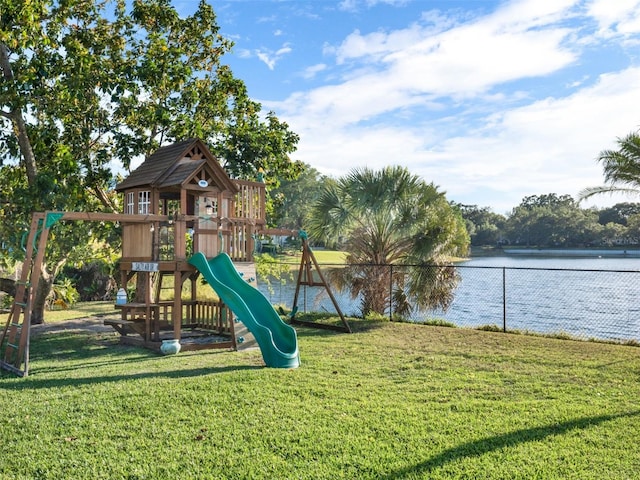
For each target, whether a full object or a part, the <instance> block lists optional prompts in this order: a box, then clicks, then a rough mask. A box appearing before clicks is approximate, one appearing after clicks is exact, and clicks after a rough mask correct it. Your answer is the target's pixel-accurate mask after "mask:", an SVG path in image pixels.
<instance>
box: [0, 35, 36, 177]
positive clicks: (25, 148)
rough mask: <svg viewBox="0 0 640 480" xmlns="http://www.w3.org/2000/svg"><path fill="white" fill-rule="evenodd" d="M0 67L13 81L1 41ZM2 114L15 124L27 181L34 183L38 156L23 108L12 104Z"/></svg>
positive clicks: (6, 78)
mask: <svg viewBox="0 0 640 480" xmlns="http://www.w3.org/2000/svg"><path fill="white" fill-rule="evenodd" d="M0 67H1V68H2V72H3V77H4V80H5V81H6V82H8V83H10V82H13V70H12V68H11V62H10V61H9V49H8V48H7V46H6V45H5V44H4V43H1V42H0ZM1 113H2V115H3V116H4V117H6V118H8V119H9V120H11V124H12V126H13V130H14V133H15V136H16V138H17V139H18V145H19V146H20V153H21V154H22V160H23V161H24V166H25V169H26V170H27V181H28V182H29V185H31V186H32V185H33V184H34V183H35V181H36V177H37V175H38V168H37V166H36V157H35V155H34V153H33V149H32V148H31V141H30V140H29V135H28V133H27V124H26V122H25V121H24V116H23V115H22V110H20V108H18V107H15V106H11V111H9V112H5V111H4V110H3V111H2V112H1Z"/></svg>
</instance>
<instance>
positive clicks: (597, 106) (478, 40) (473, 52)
mask: <svg viewBox="0 0 640 480" xmlns="http://www.w3.org/2000/svg"><path fill="white" fill-rule="evenodd" d="M624 1H627V2H628V3H625V4H624V5H626V7H625V8H618V9H612V10H611V11H609V12H607V11H602V12H600V10H599V9H601V8H602V6H603V5H605V3H606V5H610V4H611V2H608V1H606V2H603V3H600V0H594V1H593V2H591V3H589V5H588V13H587V6H586V5H585V4H584V2H581V1H578V0H557V1H554V2H541V1H539V0H526V1H518V2H511V3H506V4H503V6H502V7H500V8H499V9H498V10H496V11H495V12H493V13H489V14H487V15H484V16H476V17H473V18H471V17H470V18H466V19H461V18H457V17H453V16H448V17H447V18H444V17H443V16H442V14H441V13H440V12H435V11H430V12H426V13H424V14H423V15H422V17H421V19H420V21H419V22H418V23H415V24H412V25H409V26H407V28H405V29H401V30H396V31H382V30H379V31H374V32H370V33H362V32H361V31H358V30H354V31H353V32H352V33H351V34H349V35H348V36H347V37H345V38H344V39H343V41H342V42H341V43H339V44H337V45H334V46H327V45H325V48H324V52H323V53H325V55H332V56H335V61H336V64H335V65H333V66H331V73H332V74H334V75H336V76H335V77H334V78H335V83H333V84H327V85H324V86H322V87H319V88H316V89H313V90H309V91H298V92H296V93H294V94H292V95H290V96H289V97H288V98H287V99H286V100H285V101H283V102H278V103H274V102H271V103H270V102H263V105H265V106H267V107H268V108H272V109H274V110H275V111H277V112H278V114H279V116H280V117H282V118H283V119H284V120H285V121H287V122H288V123H289V124H290V125H291V127H292V129H293V130H294V131H296V132H297V133H299V134H300V136H301V141H300V145H299V149H298V152H297V154H296V158H299V159H301V160H303V161H304V162H307V163H309V164H311V165H312V166H314V167H315V168H318V169H319V170H320V171H321V172H323V173H325V174H330V175H334V176H340V175H343V174H344V173H346V172H347V171H348V170H349V169H350V168H352V167H356V166H369V167H372V168H379V167H382V166H384V165H390V164H400V165H405V166H407V167H408V168H409V169H410V170H411V171H412V172H414V173H417V174H420V175H422V176H423V177H424V178H425V179H426V180H427V181H433V182H434V183H436V184H438V185H440V186H441V188H442V189H444V190H446V191H447V192H448V198H450V199H451V200H455V201H460V202H463V203H476V204H479V205H482V206H492V207H494V209H495V210H496V211H499V212H502V213H504V212H506V211H507V210H509V209H511V208H512V207H514V206H516V205H518V204H519V203H520V201H521V200H522V198H523V197H524V196H525V195H538V194H545V193H558V194H565V193H568V194H570V195H573V196H574V197H576V196H577V194H578V192H579V191H580V190H581V189H583V188H585V187H587V186H593V185H599V184H602V182H603V176H602V169H601V166H600V165H598V164H597V163H596V162H595V158H596V156H597V154H598V152H600V151H601V150H602V149H605V148H614V147H615V139H616V138H617V137H619V136H623V135H626V134H627V133H628V132H629V131H631V130H633V129H636V128H638V124H639V123H640V118H639V117H638V115H637V108H636V106H637V105H639V104H640V67H637V68H636V67H634V66H633V64H631V65H632V66H628V67H626V68H625V69H622V70H620V71H610V72H607V71H606V70H602V67H601V65H596V66H595V67H596V69H592V68H587V69H584V68H582V62H584V61H586V59H585V57H584V56H583V54H584V52H583V49H585V48H586V47H587V46H588V47H589V48H590V49H593V48H596V47H597V46H598V43H596V42H598V41H599V40H598V37H596V36H594V33H595V32H596V30H597V29H598V28H599V29H600V30H598V32H604V31H607V32H618V34H619V33H620V32H621V31H622V27H621V26H622V25H624V29H625V31H629V30H630V29H631V26H632V25H633V21H635V20H634V19H635V18H636V17H637V14H636V13H635V12H637V11H638V10H640V9H635V10H634V8H633V7H635V6H636V5H638V3H640V0H634V1H633V2H629V1H628V0H624ZM353 5H356V4H355V3H353ZM616 5H617V4H616ZM630 5H631V7H629V6H630ZM476 15H477V14H476ZM594 17H597V18H599V22H598V23H597V24H596V22H594V21H593V18H594ZM600 38H602V37H600ZM631 40H633V37H631ZM600 41H601V40H600ZM609 65H612V64H609ZM328 68H329V67H327V65H326V63H322V64H316V65H312V66H310V67H308V69H307V70H306V71H305V74H306V75H308V76H312V75H315V74H316V73H317V72H319V71H324V70H325V69H328ZM598 68H600V70H598ZM609 68H612V67H609ZM570 69H573V70H574V71H577V72H578V75H577V76H573V77H572V76H563V75H562V73H563V72H564V71H567V70H570ZM551 75H556V76H557V78H558V85H555V86H552V85H549V84H548V81H547V77H549V76H551ZM307 78H309V77H307ZM527 79H529V80H530V82H529V83H528V84H527V83H518V82H520V81H522V80H527ZM536 79H540V83H545V82H547V83H546V84H547V85H549V87H548V90H547V91H548V92H554V93H553V96H552V94H550V93H547V94H546V95H548V96H547V98H544V97H542V98H541V97H540V93H539V91H538V90H537V89H536V83H535V80H536ZM407 119H409V120H410V122H409V123H407V121H406V120H407ZM614 201H624V200H619V199H611V201H610V202H611V203H613V202H614ZM608 203H609V202H607V199H606V198H604V199H599V204H608Z"/></svg>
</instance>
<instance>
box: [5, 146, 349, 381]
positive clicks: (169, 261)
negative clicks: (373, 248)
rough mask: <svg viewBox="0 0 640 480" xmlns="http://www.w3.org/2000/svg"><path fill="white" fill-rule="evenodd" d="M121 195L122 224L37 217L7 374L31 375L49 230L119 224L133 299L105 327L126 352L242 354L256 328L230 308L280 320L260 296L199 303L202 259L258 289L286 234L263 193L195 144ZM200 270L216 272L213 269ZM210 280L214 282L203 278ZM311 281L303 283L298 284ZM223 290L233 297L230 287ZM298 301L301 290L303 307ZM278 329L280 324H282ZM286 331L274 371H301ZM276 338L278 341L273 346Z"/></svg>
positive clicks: (170, 150)
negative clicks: (256, 301)
mask: <svg viewBox="0 0 640 480" xmlns="http://www.w3.org/2000/svg"><path fill="white" fill-rule="evenodd" d="M116 190H117V191H118V192H120V193H121V194H122V195H123V200H124V202H123V208H124V211H123V213H120V214H115V213H114V214H110V213H88V212H43V213H35V214H33V217H32V224H31V228H30V230H29V236H28V239H27V242H26V245H25V251H26V256H25V262H24V266H23V269H22V275H21V279H20V280H19V281H18V282H17V286H16V295H15V300H14V304H13V306H12V309H11V312H10V314H9V318H8V320H7V323H6V326H5V328H4V330H3V331H2V332H0V350H1V351H0V367H2V368H4V369H6V370H10V371H13V372H14V373H16V374H18V375H21V376H26V375H27V373H28V361H29V335H30V333H29V332H30V322H29V321H28V319H29V318H30V316H31V305H32V301H33V295H34V290H35V289H34V288H32V285H31V282H32V281H35V279H38V278H40V274H41V267H42V262H43V260H44V254H45V250H46V243H47V238H48V234H49V230H50V228H52V227H53V225H54V224H55V223H56V222H58V221H78V220H82V221H101V222H118V223H119V224H120V226H121V228H122V257H121V260H120V277H121V281H120V285H121V287H122V288H123V289H124V290H125V291H126V292H127V297H126V299H121V300H122V301H118V302H116V305H115V308H116V309H118V310H119V311H120V318H118V319H109V320H105V324H108V325H111V326H113V328H114V329H115V330H116V331H117V332H119V333H120V335H121V337H120V339H121V342H123V343H128V344H135V345H141V346H144V347H147V348H151V349H154V350H161V347H162V344H163V342H168V341H170V340H174V341H175V340H177V341H179V342H180V348H181V349H182V350H196V349H205V348H232V349H237V348H239V347H241V346H243V345H251V344H252V343H253V339H252V335H253V332H250V331H247V329H246V326H245V324H250V322H248V321H247V320H249V319H248V318H245V319H241V320H243V322H242V323H240V322H238V319H237V318H235V319H234V315H233V313H232V311H231V310H230V309H229V304H233V305H239V306H242V305H246V304H249V305H248V309H247V310H246V313H244V311H243V315H249V316H252V315H256V316H258V317H261V316H263V314H265V315H267V316H272V314H271V312H266V311H264V309H263V310H262V311H258V312H256V311H253V310H252V309H253V308H254V307H252V305H251V302H250V301H249V297H251V295H252V294H251V295H248V296H245V297H242V296H238V294H237V292H236V291H234V289H231V292H230V293H231V294H233V296H227V297H226V298H227V300H228V301H227V303H226V304H225V303H223V302H222V301H221V300H220V298H222V297H223V295H220V294H219V293H220V292H217V293H218V295H214V296H211V295H209V296H208V297H207V296H206V295H205V296H203V295H199V294H198V291H199V289H202V287H203V282H202V280H201V278H199V277H200V271H199V270H198V268H196V267H194V265H195V263H193V262H192V263H190V261H189V260H190V259H193V258H195V256H194V254H195V253H198V255H201V257H202V258H203V259H209V258H214V257H223V256H224V257H225V258H228V259H229V261H230V262H231V261H232V262H233V264H232V265H233V270H234V272H235V271H239V272H244V277H243V279H244V282H246V283H248V284H251V283H255V264H253V263H252V261H253V252H254V251H255V242H256V241H258V240H257V239H258V236H259V235H261V234H267V235H269V234H282V232H283V231H281V230H273V229H267V228H266V219H265V185H264V183H262V182H260V181H255V182H253V181H245V180H236V179H231V178H230V177H229V176H228V175H227V174H226V172H225V171H224V169H223V168H222V167H221V166H220V164H219V162H218V161H217V159H216V158H215V157H214V156H213V155H212V154H211V152H210V151H209V149H208V148H207V147H206V145H205V144H204V143H203V142H202V141H201V140H199V139H190V140H185V141H182V142H178V143H175V144H172V145H168V146H165V147H162V148H160V149H159V150H157V151H156V152H155V153H154V154H152V155H151V156H149V157H148V158H147V159H146V160H145V161H144V162H143V163H142V164H141V165H140V166H139V167H138V168H137V169H136V170H134V171H133V172H132V173H131V174H130V175H129V176H128V177H127V178H126V179H124V180H123V181H122V182H121V183H120V184H118V185H117V186H116ZM305 245H306V238H305ZM303 261H304V262H305V264H306V262H308V261H309V257H308V256H307V257H303ZM200 266H201V267H202V268H203V269H204V270H207V271H208V267H207V264H206V260H203V261H202V262H201V264H200ZM315 266H316V268H318V267H317V264H316V265H315ZM209 274H210V275H211V277H210V278H209V279H208V280H211V282H209V283H210V284H212V283H216V282H217V278H215V274H214V273H213V272H211V271H209ZM203 275H204V276H205V278H206V274H205V272H204V271H203ZM302 278H303V277H302V276H300V277H299V278H298V282H299V283H300V282H301V279H302ZM32 279H33V280H32ZM230 281H231V280H230ZM323 282H324V279H323ZM302 283H303V284H304V281H303V282H302ZM154 286H155V288H154ZM211 286H213V285H211ZM236 286H237V287H238V285H236ZM299 286H300V285H298V288H299ZM325 286H326V287H327V289H328V286H327V285H326V284H325ZM204 287H206V288H209V286H206V285H205V286H204ZM220 288H221V289H225V290H228V289H227V288H226V286H225V285H222V286H221V287H220ZM238 289H240V288H239V287H238ZM297 295H298V290H296V299H297ZM203 298H205V299H203ZM206 298H208V299H206ZM332 300H333V301H334V304H335V300H334V299H333V298H332ZM336 307H337V305H336ZM242 308H243V309H244V307H242ZM264 308H266V307H264ZM269 308H270V307H269ZM338 311H339V309H338ZM276 315H277V314H276ZM340 316H341V317H342V313H340ZM342 318H343V317H342ZM271 321H272V322H276V323H277V322H278V321H279V317H278V319H277V320H276V319H273V320H271ZM343 321H344V318H343ZM254 323H256V322H255V321H254ZM257 323H258V324H259V323H260V322H259V321H258V322H257ZM345 324H346V322H345ZM259 327H260V328H259V329H260V330H261V331H262V330H264V329H263V328H262V326H260V325H259ZM285 327H286V329H290V328H291V327H289V326H288V325H285ZM285 327H282V326H280V325H276V330H278V331H280V332H281V333H282V335H283V336H284V337H286V338H287V339H288V340H287V342H285V343H288V344H287V345H286V348H290V349H291V351H290V352H284V353H283V352H280V351H279V350H278V348H280V347H281V346H282V345H281V344H278V345H277V348H276V347H274V348H276V350H278V351H277V352H276V355H284V356H283V359H284V360H283V361H282V362H280V363H279V364H277V365H275V366H287V367H291V366H294V367H295V366H297V362H298V354H297V340H296V339H295V332H293V334H291V332H289V331H288V330H287V331H284V330H283V329H285ZM347 328H348V326H347ZM291 330H293V329H291ZM255 336H256V337H258V340H262V338H261V337H260V336H259V335H255ZM273 336H274V334H273V332H271V331H269V332H268V335H267V337H269V338H271V337H273ZM276 340H278V339H276ZM276 343H278V342H276ZM260 347H261V349H262V348H263V345H260ZM263 356H265V355H264V349H263ZM285 357H286V358H285ZM265 358H266V356H265ZM267 363H268V362H267ZM276 363H278V362H276ZM269 366H271V365H269Z"/></svg>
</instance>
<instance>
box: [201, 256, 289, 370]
mask: <svg viewBox="0 0 640 480" xmlns="http://www.w3.org/2000/svg"><path fill="white" fill-rule="evenodd" d="M189 263H190V264H191V265H193V266H194V267H195V268H196V269H197V270H198V271H199V272H200V273H201V274H202V276H203V277H204V278H205V280H206V281H207V282H208V283H209V285H210V286H211V288H213V289H214V290H215V292H216V293H217V294H218V296H219V297H220V299H221V300H222V301H223V302H224V303H225V305H227V306H228V307H229V308H230V309H231V311H232V312H233V313H234V314H235V316H236V317H237V318H238V319H239V320H240V321H241V322H242V323H244V324H245V326H246V327H247V329H248V330H249V331H250V332H251V333H252V334H253V336H254V337H255V339H256V341H257V342H258V345H259V346H260V351H261V352H262V358H263V359H264V362H265V364H266V365H267V367H275V368H296V367H298V366H299V365H300V353H299V352H298V337H297V336H296V331H295V330H294V329H293V328H292V327H291V326H289V325H287V324H286V323H284V322H283V321H282V319H281V318H280V315H278V313H277V312H276V311H275V310H274V308H273V306H272V305H271V303H270V302H269V300H268V299H267V298H266V297H265V296H264V295H263V294H262V292H260V290H257V289H256V288H254V287H252V286H251V285H249V284H248V283H247V282H246V281H245V280H244V279H243V278H242V277H241V276H240V274H239V273H238V271H237V270H236V267H235V266H234V265H233V262H232V261H231V258H230V257H229V255H227V254H226V253H221V254H219V255H217V256H215V257H213V258H212V259H211V260H207V257H205V255H204V254H203V253H201V252H198V253H196V254H194V255H193V256H192V257H191V258H190V259H189Z"/></svg>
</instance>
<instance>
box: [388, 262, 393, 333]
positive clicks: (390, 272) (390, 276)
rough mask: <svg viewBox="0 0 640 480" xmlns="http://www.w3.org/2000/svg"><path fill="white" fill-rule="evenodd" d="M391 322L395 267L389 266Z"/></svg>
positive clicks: (391, 319)
mask: <svg viewBox="0 0 640 480" xmlns="http://www.w3.org/2000/svg"><path fill="white" fill-rule="evenodd" d="M389 321H390V322H393V265H392V264H390V265H389Z"/></svg>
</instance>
